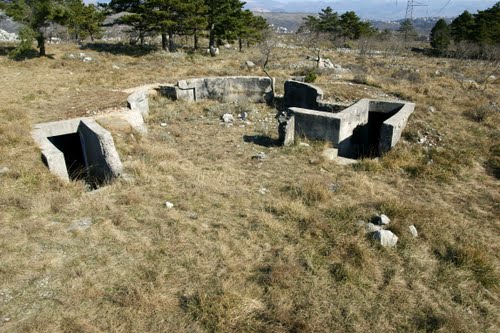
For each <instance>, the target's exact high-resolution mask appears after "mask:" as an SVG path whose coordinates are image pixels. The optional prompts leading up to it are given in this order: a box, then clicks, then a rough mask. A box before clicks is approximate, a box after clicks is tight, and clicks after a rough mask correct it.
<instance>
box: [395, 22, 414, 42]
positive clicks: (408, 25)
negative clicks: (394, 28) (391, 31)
mask: <svg viewBox="0 0 500 333" xmlns="http://www.w3.org/2000/svg"><path fill="white" fill-rule="evenodd" d="M398 31H399V32H400V33H401V34H403V38H404V41H405V42H406V41H408V40H412V39H415V38H416V37H417V32H416V31H415V27H413V23H412V22H411V20H410V19H406V20H403V22H401V25H400V27H399V30H398Z"/></svg>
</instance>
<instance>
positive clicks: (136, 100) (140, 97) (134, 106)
mask: <svg viewBox="0 0 500 333" xmlns="http://www.w3.org/2000/svg"><path fill="white" fill-rule="evenodd" d="M127 106H128V108H129V109H130V110H137V111H139V112H140V113H141V115H142V116H147V115H148V114H149V99H148V93H147V91H146V90H139V91H136V92H134V93H133V94H131V95H129V96H128V97H127Z"/></svg>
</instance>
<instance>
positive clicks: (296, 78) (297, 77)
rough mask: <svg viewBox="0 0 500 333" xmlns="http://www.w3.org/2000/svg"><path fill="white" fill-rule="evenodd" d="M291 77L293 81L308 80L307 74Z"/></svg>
mask: <svg viewBox="0 0 500 333" xmlns="http://www.w3.org/2000/svg"><path fill="white" fill-rule="evenodd" d="M290 79H291V80H293V81H297V82H304V81H305V80H306V77H305V76H292V77H291V78H290Z"/></svg>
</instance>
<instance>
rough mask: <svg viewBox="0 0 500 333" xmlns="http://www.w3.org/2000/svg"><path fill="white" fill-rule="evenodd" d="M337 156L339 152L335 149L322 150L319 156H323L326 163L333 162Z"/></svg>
mask: <svg viewBox="0 0 500 333" xmlns="http://www.w3.org/2000/svg"><path fill="white" fill-rule="evenodd" d="M338 154H339V152H338V150H337V149H335V148H327V149H325V150H323V152H322V153H321V156H323V157H324V158H325V159H326V160H328V161H333V160H334V159H335V158H336V157H337V156H338Z"/></svg>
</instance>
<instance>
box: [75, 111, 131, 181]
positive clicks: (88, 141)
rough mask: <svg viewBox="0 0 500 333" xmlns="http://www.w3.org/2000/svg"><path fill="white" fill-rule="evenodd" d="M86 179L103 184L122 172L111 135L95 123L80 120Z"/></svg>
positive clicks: (79, 131)
mask: <svg viewBox="0 0 500 333" xmlns="http://www.w3.org/2000/svg"><path fill="white" fill-rule="evenodd" d="M78 133H79V134H80V140H81V143H82V148H83V153H84V156H85V164H86V168H87V175H88V179H89V180H90V181H91V182H92V183H105V182H108V181H109V180H111V179H113V178H116V177H118V176H119V175H120V174H121V173H122V170H123V166H122V162H121V161H120V157H119V156H118V152H117V151H116V148H115V143H114V141H113V137H112V136H111V133H109V132H108V131H107V130H105V129H104V128H102V127H101V126H100V125H99V124H97V123H96V122H95V121H87V120H82V121H81V122H80V125H79V126H78Z"/></svg>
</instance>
